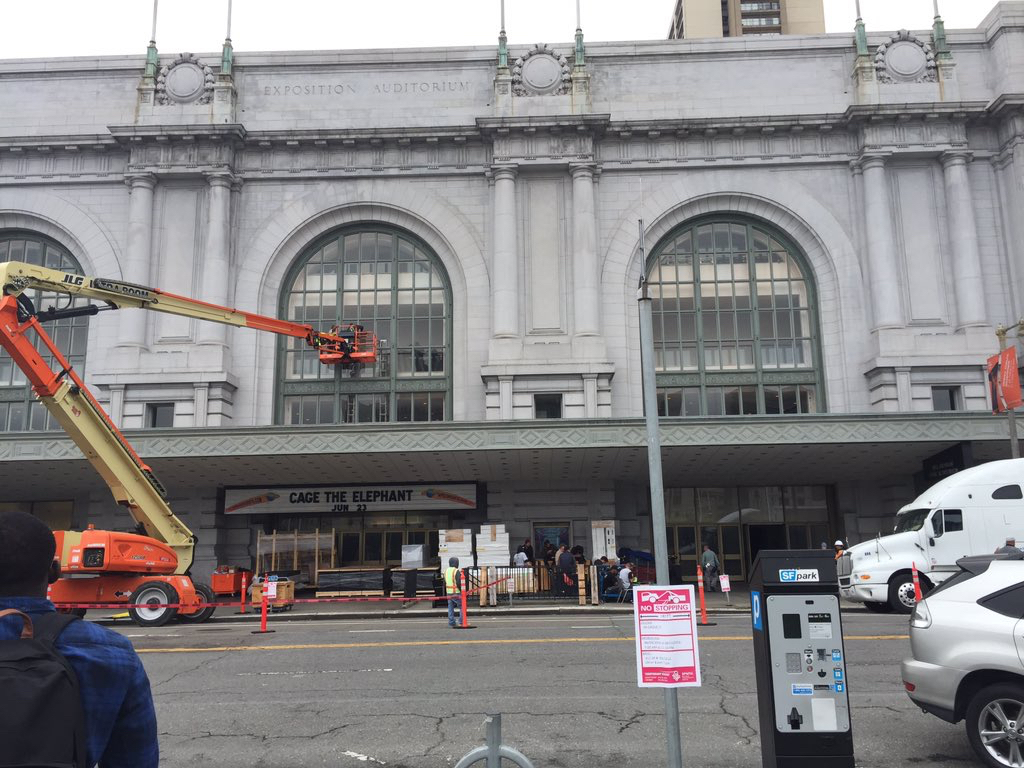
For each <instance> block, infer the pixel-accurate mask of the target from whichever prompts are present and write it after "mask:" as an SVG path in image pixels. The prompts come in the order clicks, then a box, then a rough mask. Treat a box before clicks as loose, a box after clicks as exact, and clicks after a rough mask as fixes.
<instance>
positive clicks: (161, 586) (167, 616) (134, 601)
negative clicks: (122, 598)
mask: <svg viewBox="0 0 1024 768" xmlns="http://www.w3.org/2000/svg"><path fill="white" fill-rule="evenodd" d="M177 602H178V590H176V589H175V588H174V587H172V586H171V585H170V584H167V583H166V582H163V581H147V582H144V583H143V584H142V585H141V586H139V587H138V588H136V590H135V591H134V592H132V595H131V597H129V598H128V603H129V604H128V614H129V615H130V616H131V617H132V621H134V622H135V623H136V624H138V625H139V626H140V627H162V626H163V625H164V624H166V623H167V622H168V621H170V620H171V619H173V618H174V617H175V616H176V615H177V614H178V609H177V608H170V607H168V606H169V605H172V604H175V603H177Z"/></svg>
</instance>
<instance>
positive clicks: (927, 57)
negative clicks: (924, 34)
mask: <svg viewBox="0 0 1024 768" xmlns="http://www.w3.org/2000/svg"><path fill="white" fill-rule="evenodd" d="M875 73H876V74H877V76H878V82H880V83H934V82H936V81H937V80H938V71H937V68H936V64H935V52H934V51H933V50H932V47H931V45H929V44H928V43H926V42H925V41H924V40H921V39H920V38H919V37H917V36H915V35H912V34H910V33H909V32H908V31H907V30H905V29H901V30H900V31H899V32H897V33H896V34H894V35H893V36H892V37H890V38H889V42H887V43H882V44H881V45H880V46H878V50H877V51H876V52H875Z"/></svg>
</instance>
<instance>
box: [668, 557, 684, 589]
mask: <svg viewBox="0 0 1024 768" xmlns="http://www.w3.org/2000/svg"><path fill="white" fill-rule="evenodd" d="M668 583H669V584H682V583H683V566H682V564H681V563H680V562H679V558H677V557H676V556H675V555H669V558H668Z"/></svg>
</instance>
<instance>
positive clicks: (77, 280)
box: [64, 275, 85, 285]
mask: <svg viewBox="0 0 1024 768" xmlns="http://www.w3.org/2000/svg"><path fill="white" fill-rule="evenodd" d="M83 280H85V278H84V277H82V275H64V282H65V283H67V284H68V285H81V284H82V281H83Z"/></svg>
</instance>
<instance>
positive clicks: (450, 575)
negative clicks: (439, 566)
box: [444, 568, 462, 595]
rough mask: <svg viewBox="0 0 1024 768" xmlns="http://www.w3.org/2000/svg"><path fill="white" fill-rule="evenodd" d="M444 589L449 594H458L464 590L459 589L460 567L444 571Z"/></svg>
mask: <svg viewBox="0 0 1024 768" xmlns="http://www.w3.org/2000/svg"><path fill="white" fill-rule="evenodd" d="M444 591H445V592H446V593H447V594H449V595H457V594H459V593H460V592H461V591H462V590H461V589H459V569H458V568H446V569H445V571H444Z"/></svg>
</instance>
